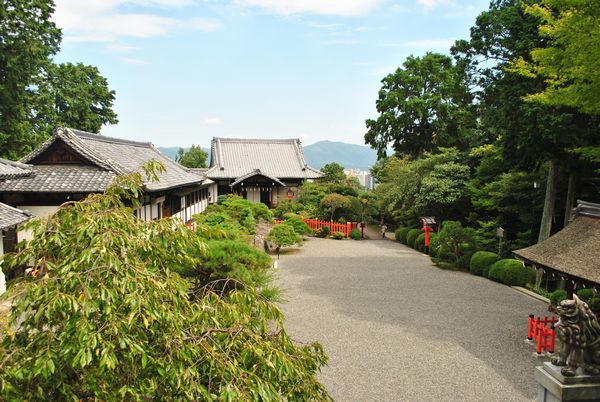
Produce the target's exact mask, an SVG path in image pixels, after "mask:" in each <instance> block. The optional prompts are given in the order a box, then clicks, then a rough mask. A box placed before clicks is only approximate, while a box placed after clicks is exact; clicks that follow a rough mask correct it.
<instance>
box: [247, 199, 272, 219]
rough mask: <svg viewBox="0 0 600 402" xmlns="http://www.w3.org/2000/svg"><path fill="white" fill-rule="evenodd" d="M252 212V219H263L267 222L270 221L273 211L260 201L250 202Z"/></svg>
mask: <svg viewBox="0 0 600 402" xmlns="http://www.w3.org/2000/svg"><path fill="white" fill-rule="evenodd" d="M252 212H253V213H254V219H256V220H258V219H261V218H262V219H264V220H266V221H267V222H271V220H272V219H273V212H271V210H270V209H269V207H267V206H266V205H265V204H263V203H262V202H256V203H253V204H252Z"/></svg>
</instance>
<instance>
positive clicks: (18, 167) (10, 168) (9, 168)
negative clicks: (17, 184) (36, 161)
mask: <svg viewBox="0 0 600 402" xmlns="http://www.w3.org/2000/svg"><path fill="white" fill-rule="evenodd" d="M30 174H31V166H30V165H26V164H24V163H21V162H15V161H9V160H8V159H2V158H0V179H9V178H12V177H22V176H28V175H30Z"/></svg>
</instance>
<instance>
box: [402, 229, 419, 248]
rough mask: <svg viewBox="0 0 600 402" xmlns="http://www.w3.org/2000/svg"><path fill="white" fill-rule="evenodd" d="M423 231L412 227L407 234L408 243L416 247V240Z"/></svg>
mask: <svg viewBox="0 0 600 402" xmlns="http://www.w3.org/2000/svg"><path fill="white" fill-rule="evenodd" d="M421 233H422V232H421V229H410V230H409V231H408V234H407V235H406V245H407V246H409V247H412V248H415V240H417V237H419V235H420V234H421Z"/></svg>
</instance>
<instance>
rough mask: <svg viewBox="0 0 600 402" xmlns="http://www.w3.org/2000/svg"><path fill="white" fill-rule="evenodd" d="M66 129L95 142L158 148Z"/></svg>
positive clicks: (137, 142) (150, 144)
mask: <svg viewBox="0 0 600 402" xmlns="http://www.w3.org/2000/svg"><path fill="white" fill-rule="evenodd" d="M64 129H66V130H69V131H71V132H72V133H73V134H75V135H76V136H78V137H83V138H87V139H92V140H94V141H102V142H107V143H110V144H125V145H133V146H142V147H152V148H156V147H155V146H154V144H152V143H151V142H142V141H133V140H127V139H124V138H115V137H108V136H105V135H100V134H96V133H90V132H87V131H83V130H77V129H74V128H68V127H65V128H64Z"/></svg>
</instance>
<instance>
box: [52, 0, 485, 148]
mask: <svg viewBox="0 0 600 402" xmlns="http://www.w3.org/2000/svg"><path fill="white" fill-rule="evenodd" d="M488 4H489V1H488V0H485V1H483V0H464V1H463V0H398V1H388V0H329V1H328V0H56V12H55V15H54V19H55V21H56V23H57V25H58V26H59V27H61V28H62V29H63V44H62V50H61V52H60V54H59V55H58V56H57V58H56V60H57V61H59V62H64V61H71V62H83V63H86V64H92V65H95V66H97V67H98V68H99V69H100V72H101V73H102V74H103V75H104V76H105V77H107V79H108V81H109V85H110V87H111V89H114V90H115V91H116V102H115V110H116V111H117V113H118V115H119V120H120V122H119V124H118V125H114V126H107V127H104V128H103V129H102V134H105V135H109V136H115V137H122V138H129V139H133V140H142V141H151V142H153V143H154V144H155V145H158V146H189V145H191V144H199V145H202V146H207V145H208V144H209V143H210V139H211V138H212V137H213V136H224V137H245V138H250V137H257V138H290V137H299V138H300V139H301V140H302V142H303V143H304V144H311V143H314V142H316V141H319V140H324V139H327V140H332V141H345V142H350V143H355V144H364V141H363V135H364V132H365V124H364V121H365V119H367V118H372V117H375V116H376V111H375V100H376V98H377V92H378V90H379V88H380V80H381V79H382V78H383V77H384V76H385V75H386V74H388V73H390V72H392V71H394V70H395V69H396V68H397V67H398V66H400V65H401V64H402V62H403V61H404V60H405V58H406V57H407V56H409V55H411V54H414V55H422V54H424V53H425V52H427V51H438V52H448V48H449V46H450V45H451V44H452V43H453V41H454V40H455V39H459V38H466V37H467V36H468V32H469V28H470V27H471V26H472V25H473V23H474V21H475V17H476V16H477V15H478V14H479V13H480V12H482V11H484V10H485V9H487V7H488Z"/></svg>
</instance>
